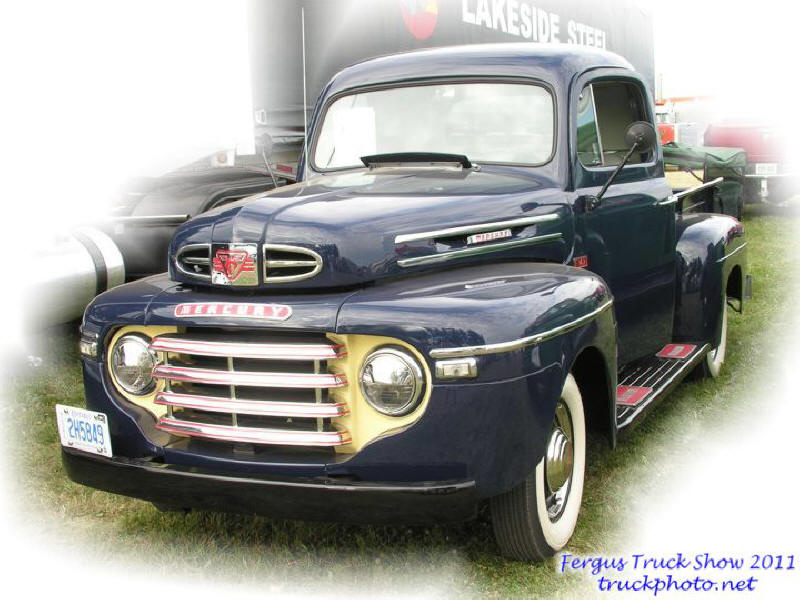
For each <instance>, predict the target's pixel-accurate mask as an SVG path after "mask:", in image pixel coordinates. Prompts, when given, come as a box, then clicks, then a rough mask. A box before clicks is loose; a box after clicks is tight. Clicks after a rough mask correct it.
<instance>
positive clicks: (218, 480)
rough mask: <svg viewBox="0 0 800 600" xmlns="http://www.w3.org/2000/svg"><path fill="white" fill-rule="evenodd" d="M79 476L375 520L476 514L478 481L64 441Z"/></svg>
mask: <svg viewBox="0 0 800 600" xmlns="http://www.w3.org/2000/svg"><path fill="white" fill-rule="evenodd" d="M62 461H63V463H64V468H65V470H66V472H67V475H68V476H69V477H70V479H72V480H73V481H74V482H76V483H80V484H83V485H88V486H90V487H94V488H98V489H101V490H105V491H107V492H111V493H114V494H123V495H125V496H132V497H134V498H140V499H142V500H147V501H149V502H155V503H159V504H165V505H169V506H174V507H177V508H197V509H203V510H212V511H220V512H231V513H240V514H260V515H265V516H270V517H275V518H287V519H302V520H309V521H329V522H339V523H369V524H393V525H397V524H423V523H443V522H459V521H467V520H469V519H472V518H474V517H475V515H476V513H477V506H478V496H477V494H476V491H475V482H474V481H452V482H450V481H448V482H423V483H415V484H405V483H400V484H398V483H366V482H351V481H347V482H342V481H337V480H335V479H334V478H328V479H322V478H275V477H271V478H269V479H262V478H259V477H254V476H247V475H241V474H238V475H235V476H232V475H230V474H220V473H215V472H212V471H203V470H199V469H197V468H189V467H180V466H176V465H167V464H163V463H157V462H151V461H147V460H142V459H128V458H111V459H109V458H105V457H101V456H95V455H92V454H86V453H84V452H80V451H76V450H71V449H67V448H62Z"/></svg>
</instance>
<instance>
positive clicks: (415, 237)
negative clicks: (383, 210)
mask: <svg viewBox="0 0 800 600" xmlns="http://www.w3.org/2000/svg"><path fill="white" fill-rule="evenodd" d="M560 218H561V217H559V216H558V215H557V214H556V213H549V214H546V215H537V216H535V217H522V218H519V219H511V220H509V221H495V222H493V223H476V224H475V225H463V226H461V227H450V228H449V229H437V230H434V231H424V232H422V233H406V234H403V235H398V236H397V237H395V238H394V243H395V244H405V243H406V242H418V241H420V240H429V239H433V238H439V237H450V236H454V235H466V234H470V233H480V232H482V231H492V230H494V229H508V228H509V227H527V226H528V225H536V224H537V223H549V222H550V221H557V220H559V219H560Z"/></svg>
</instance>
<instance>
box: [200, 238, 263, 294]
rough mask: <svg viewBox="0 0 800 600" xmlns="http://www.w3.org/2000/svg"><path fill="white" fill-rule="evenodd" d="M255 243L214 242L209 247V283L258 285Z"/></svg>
mask: <svg viewBox="0 0 800 600" xmlns="http://www.w3.org/2000/svg"><path fill="white" fill-rule="evenodd" d="M257 252H258V250H257V246H256V245H255V244H214V245H213V246H212V247H211V255H212V257H213V258H212V260H211V283H215V284H217V285H258V270H257V269H256V260H257V254H256V253H257Z"/></svg>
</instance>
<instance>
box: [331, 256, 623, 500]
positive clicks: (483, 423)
mask: <svg viewBox="0 0 800 600" xmlns="http://www.w3.org/2000/svg"><path fill="white" fill-rule="evenodd" d="M610 307H611V295H610V292H609V290H608V288H607V286H606V284H605V283H604V282H603V280H602V279H601V278H600V277H599V276H597V275H596V274H593V273H590V272H588V271H584V270H581V269H575V268H572V267H567V266H564V265H547V264H535V263H501V264H493V265H482V266H480V267H471V268H460V269H453V270H451V271H445V272H442V273H437V274H435V275H434V274H431V275H425V276H420V277H416V278H411V279H403V280H398V281H395V282H392V283H387V284H384V285H380V286H376V287H373V288H367V289H365V290H362V291H360V292H358V293H356V294H354V295H353V296H351V297H350V298H348V299H347V300H346V301H345V303H344V304H343V305H342V308H341V310H340V313H339V317H338V319H337V329H336V332H337V334H364V335H380V336H387V337H392V338H396V339H400V340H402V341H404V342H407V343H408V344H411V345H412V346H414V347H415V348H416V349H418V350H419V351H420V353H421V354H422V356H423V357H424V358H425V360H426V361H427V362H428V367H429V371H430V372H431V373H434V374H435V372H436V369H435V363H436V360H437V358H436V357H437V356H440V355H441V354H442V351H443V350H444V351H450V352H451V354H458V353H459V351H461V352H462V353H463V351H464V349H466V348H471V349H472V350H474V352H473V355H474V357H475V359H476V361H477V366H478V376H477V377H476V378H474V379H460V380H449V381H447V380H437V379H436V378H435V375H434V381H433V393H432V396H431V401H430V404H429V406H428V408H427V410H426V412H425V413H424V414H423V415H422V416H421V417H420V419H419V420H418V421H416V422H415V423H414V424H413V425H412V426H410V427H409V428H408V429H407V430H405V431H404V432H403V433H402V434H401V435H395V436H388V437H385V438H383V439H379V440H376V441H374V442H373V443H372V444H369V445H368V446H367V447H366V448H364V449H363V450H362V452H361V453H360V454H358V455H356V456H354V457H353V458H352V459H350V461H348V468H349V469H355V468H358V466H359V465H360V464H361V463H362V462H366V461H369V463H371V464H373V465H374V464H376V463H377V464H381V463H383V464H390V463H391V462H393V461H396V460H397V456H403V457H405V460H408V461H411V462H412V463H420V464H421V463H425V462H436V463H439V464H447V463H453V462H458V463H460V464H464V465H465V468H466V474H465V475H466V476H468V477H469V478H471V479H474V480H475V481H476V485H477V490H478V493H479V495H481V496H482V497H488V496H492V495H495V494H499V493H502V492H504V491H506V490H508V489H510V488H511V487H513V486H514V485H516V484H517V483H519V482H520V481H521V480H522V479H524V478H525V477H526V476H527V475H528V474H529V473H530V472H531V471H532V470H533V468H534V467H535V466H536V464H537V463H538V462H539V460H540V459H541V457H542V456H543V454H544V450H545V446H546V443H547V439H548V436H549V433H550V427H551V423H552V420H553V414H554V411H555V406H556V403H557V401H558V399H559V397H560V393H561V389H562V387H563V384H564V380H565V379H566V376H567V374H568V373H569V371H570V368H571V367H572V365H573V363H574V362H575V360H576V358H577V357H578V356H579V355H580V353H581V352H582V351H583V350H584V349H586V348H588V347H593V348H596V349H597V350H598V351H599V352H600V354H601V355H602V357H603V359H604V363H605V365H606V368H607V369H608V371H609V372H608V373H607V374H606V375H607V376H608V381H613V374H615V373H616V327H615V322H614V315H613V310H609V308H610ZM571 325H573V326H571ZM540 334H550V335H544V336H543V337H542V339H539V338H538V337H537V336H539V335H540ZM526 338H527V339H528V340H529V341H530V339H531V338H534V341H533V342H532V343H523V344H521V345H519V346H515V345H512V346H505V345H504V344H506V343H508V342H514V341H518V340H524V339H526ZM497 345H499V346H497ZM487 346H488V350H489V352H488V353H483V352H484V350H487V348H485V347H487ZM475 347H478V349H476V348H475ZM446 354H447V352H445V355H446ZM432 355H433V356H432ZM612 402H613V401H612Z"/></svg>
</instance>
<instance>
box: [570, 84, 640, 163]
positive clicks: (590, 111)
mask: <svg viewBox="0 0 800 600" xmlns="http://www.w3.org/2000/svg"><path fill="white" fill-rule="evenodd" d="M587 102H588V103H589V104H591V106H590V107H582V105H583V104H585V103H587ZM644 106H645V105H644V95H643V94H642V91H641V90H640V89H639V87H638V86H637V85H636V84H634V83H630V82H625V81H601V82H597V83H592V84H589V85H587V86H586V87H585V88H584V89H583V91H582V92H581V96H580V98H579V99H578V158H579V159H580V161H581V162H582V163H583V164H584V165H585V166H587V167H592V166H600V165H603V166H615V165H618V164H619V163H620V161H621V160H622V158H623V157H624V156H625V154H627V152H628V150H629V149H628V148H627V147H626V145H625V132H626V131H627V129H628V125H630V124H631V123H633V122H634V121H646V120H648V118H647V112H646V111H645V108H644ZM582 113H583V115H584V116H583V117H582ZM587 115H591V120H592V121H594V122H595V123H596V133H595V134H594V138H593V139H594V140H596V143H597V146H599V159H598V157H597V155H594V154H590V153H589V152H588V151H587V148H588V147H589V143H588V142H587V141H583V142H582V133H581V128H582V127H585V133H584V134H583V136H584V137H585V138H586V140H588V139H589V136H590V133H589V129H590V128H589V126H588V124H587V123H588V121H589V120H590V119H589V117H588V116H587ZM582 118H583V120H582ZM593 143H594V142H593ZM650 154H651V153H650V152H648V153H644V154H634V155H633V156H632V157H631V159H630V161H629V164H636V163H642V162H648V161H650V160H652V156H651V155H650Z"/></svg>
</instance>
